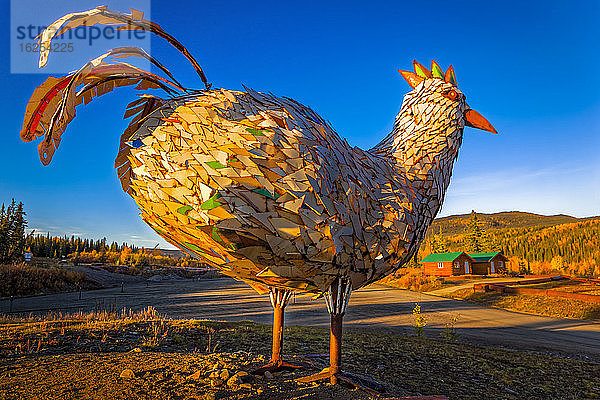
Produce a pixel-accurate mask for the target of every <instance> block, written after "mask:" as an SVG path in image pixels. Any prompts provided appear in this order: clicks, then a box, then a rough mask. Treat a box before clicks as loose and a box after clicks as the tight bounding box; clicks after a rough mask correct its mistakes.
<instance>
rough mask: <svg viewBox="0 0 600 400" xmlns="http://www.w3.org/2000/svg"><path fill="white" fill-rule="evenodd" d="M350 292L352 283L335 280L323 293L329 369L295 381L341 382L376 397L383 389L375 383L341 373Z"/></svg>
mask: <svg viewBox="0 0 600 400" xmlns="http://www.w3.org/2000/svg"><path fill="white" fill-rule="evenodd" d="M351 292H352V283H351V282H350V280H349V279H344V278H337V279H336V280H334V281H333V283H332V284H331V286H329V289H328V290H327V292H326V293H325V302H326V303H327V310H328V311H329V315H330V331H329V367H327V368H325V369H323V370H322V371H321V372H318V373H316V374H314V375H310V376H307V377H304V378H299V379H296V381H297V382H300V383H309V382H315V381H320V380H324V379H329V382H330V383H331V384H332V385H335V384H337V383H338V380H342V381H344V382H346V383H349V384H350V385H352V386H354V387H356V388H359V389H362V390H364V391H366V392H368V393H370V394H374V395H378V394H379V393H380V392H381V391H383V387H382V386H381V385H379V384H377V383H376V382H372V381H370V380H366V379H362V378H359V377H357V376H354V375H351V374H347V373H343V372H342V370H341V364H342V321H343V318H344V314H345V313H346V308H347V307H348V301H349V300H350V294H351ZM368 386H370V387H368Z"/></svg>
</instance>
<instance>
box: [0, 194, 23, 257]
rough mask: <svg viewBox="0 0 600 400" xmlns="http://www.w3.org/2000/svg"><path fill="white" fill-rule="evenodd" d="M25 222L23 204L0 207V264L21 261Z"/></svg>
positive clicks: (12, 202)
mask: <svg viewBox="0 0 600 400" xmlns="http://www.w3.org/2000/svg"><path fill="white" fill-rule="evenodd" d="M26 227H27V220H26V219H25V211H24V210H23V203H21V202H19V203H18V204H17V203H16V202H15V199H12V201H11V203H10V204H9V205H8V207H6V206H5V205H4V203H2V207H0V262H3V263H6V262H13V261H18V260H20V259H22V257H23V253H24V251H25V245H26V243H25V228H26Z"/></svg>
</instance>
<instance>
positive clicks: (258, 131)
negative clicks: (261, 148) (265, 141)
mask: <svg viewBox="0 0 600 400" xmlns="http://www.w3.org/2000/svg"><path fill="white" fill-rule="evenodd" d="M246 130H247V131H248V132H250V133H251V134H253V135H254V136H265V134H264V133H263V132H262V131H261V130H259V129H254V128H246Z"/></svg>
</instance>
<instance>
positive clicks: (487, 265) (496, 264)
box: [469, 251, 508, 275]
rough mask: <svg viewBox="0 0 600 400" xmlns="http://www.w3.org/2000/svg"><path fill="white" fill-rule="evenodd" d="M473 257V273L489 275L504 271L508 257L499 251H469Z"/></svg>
mask: <svg viewBox="0 0 600 400" xmlns="http://www.w3.org/2000/svg"><path fill="white" fill-rule="evenodd" d="M469 256H471V258H473V260H475V261H473V272H472V273H473V274H475V275H489V274H503V273H506V271H507V267H506V263H507V262H508V258H506V256H505V255H504V254H503V253H502V252H501V251H494V252H491V253H469Z"/></svg>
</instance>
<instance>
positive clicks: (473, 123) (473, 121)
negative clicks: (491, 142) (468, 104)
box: [465, 108, 498, 133]
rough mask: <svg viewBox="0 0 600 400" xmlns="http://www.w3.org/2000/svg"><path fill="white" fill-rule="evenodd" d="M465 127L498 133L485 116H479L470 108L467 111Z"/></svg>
mask: <svg viewBox="0 0 600 400" xmlns="http://www.w3.org/2000/svg"><path fill="white" fill-rule="evenodd" d="M465 121H466V122H465V125H466V126H470V127H472V128H477V129H483V130H484V131H488V132H492V133H498V132H497V131H496V130H495V129H494V127H493V126H492V124H490V123H489V121H488V120H487V119H485V118H483V115H481V114H479V113H478V112H477V111H475V110H471V109H470V108H469V109H468V110H467V111H465Z"/></svg>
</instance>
